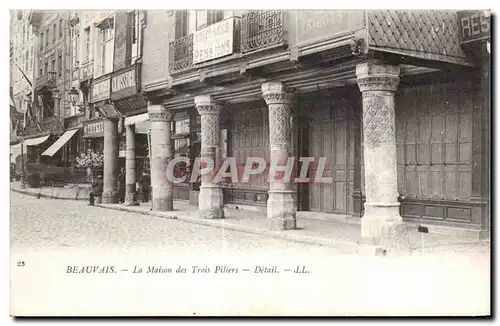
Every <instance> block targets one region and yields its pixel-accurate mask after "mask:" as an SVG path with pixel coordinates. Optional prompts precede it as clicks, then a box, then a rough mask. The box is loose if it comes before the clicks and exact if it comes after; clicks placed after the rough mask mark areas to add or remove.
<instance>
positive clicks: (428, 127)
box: [396, 83, 473, 218]
mask: <svg viewBox="0 0 500 326" xmlns="http://www.w3.org/2000/svg"><path fill="white" fill-rule="evenodd" d="M472 111H473V103H472V95H471V89H470V88H469V87H466V86H465V85H458V84H455V83H443V84H435V85H420V86H407V87H406V88H404V89H402V90H400V92H399V93H398V95H397V97H396V131H397V132H396V140H397V147H398V188H399V193H400V195H401V196H403V197H404V198H409V199H410V198H418V199H434V200H448V201H459V200H462V201H464V200H465V201H466V200H469V199H470V196H471V189H472V187H471V181H472V180H471V178H472V164H471V163H472V147H471V145H472V144H471V142H472ZM435 210H436V212H437V211H439V212H441V210H440V209H437V208H436V209H435ZM423 214H424V215H426V216H429V217H434V218H441V217H442V213H435V212H434V211H433V209H432V208H426V212H424V213H423Z"/></svg>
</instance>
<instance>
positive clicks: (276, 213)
mask: <svg viewBox="0 0 500 326" xmlns="http://www.w3.org/2000/svg"><path fill="white" fill-rule="evenodd" d="M267 220H268V226H269V228H270V229H271V230H293V229H296V228H297V220H296V206H295V200H294V199H293V191H291V190H279V191H278V190H274V191H273V190H270V191H269V198H268V200H267Z"/></svg>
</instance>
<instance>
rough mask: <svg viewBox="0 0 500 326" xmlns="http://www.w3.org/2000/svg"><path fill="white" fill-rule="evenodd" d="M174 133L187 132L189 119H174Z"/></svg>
mask: <svg viewBox="0 0 500 326" xmlns="http://www.w3.org/2000/svg"><path fill="white" fill-rule="evenodd" d="M174 133H175V134H186V133H189V119H184V120H179V121H175V125H174Z"/></svg>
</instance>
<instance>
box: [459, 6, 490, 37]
mask: <svg viewBox="0 0 500 326" xmlns="http://www.w3.org/2000/svg"><path fill="white" fill-rule="evenodd" d="M458 19H459V22H460V36H461V43H462V44H465V43H471V42H477V41H481V40H488V39H490V37H491V24H490V22H491V20H490V12H489V11H488V10H463V11H459V12H458Z"/></svg>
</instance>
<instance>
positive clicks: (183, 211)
mask: <svg viewBox="0 0 500 326" xmlns="http://www.w3.org/2000/svg"><path fill="white" fill-rule="evenodd" d="M11 190H12V191H15V192H19V193H23V194H27V195H32V196H38V195H39V196H40V197H41V198H54V199H73V200H74V199H82V200H83V199H88V193H89V189H88V187H87V188H78V187H64V188H56V187H54V188H38V189H36V188H27V189H20V187H19V183H17V182H13V183H11ZM100 207H102V208H105V209H112V210H120V211H128V212H133V213H138V214H145V215H151V216H155V217H160V218H169V219H177V220H179V221H182V222H186V223H195V224H199V225H205V226H210V227H217V228H222V229H227V230H234V231H241V232H246V233H252V234H259V235H264V236H268V237H273V238H279V239H285V240H289V241H294V242H301V243H307V244H314V245H323V246H328V247H332V248H335V249H336V251H337V252H340V253H357V252H359V249H360V246H359V244H358V243H359V241H360V240H361V237H360V236H361V225H360V219H359V218H353V217H351V216H346V215H335V214H326V213H318V212H302V211H300V212H297V229H296V230H287V231H270V230H269V229H268V226H267V220H266V216H265V214H263V213H259V212H253V211H247V210H241V209H234V208H225V209H224V213H225V219H220V220H210V219H203V218H200V217H199V216H198V213H197V207H195V206H190V205H189V204H188V203H187V202H181V201H175V202H174V211H172V212H153V211H151V203H141V205H140V206H125V205H123V204H101V205H100ZM408 225H409V226H410V232H409V237H410V246H411V250H412V254H419V252H421V251H422V234H421V233H418V232H417V226H416V225H415V224H410V223H408ZM478 245H479V246H480V247H484V246H486V245H488V243H487V242H485V241H478V240H476V239H473V238H469V237H468V236H467V234H461V235H460V236H456V235H453V234H451V235H450V234H440V233H437V232H433V230H432V229H430V232H429V233H428V234H423V250H424V252H431V251H442V250H448V249H446V248H453V247H456V246H462V247H463V246H473V247H474V246H475V247H477V246H478ZM371 249H372V250H373V248H371ZM451 250H452V251H453V249H451ZM368 251H370V250H368Z"/></svg>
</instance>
